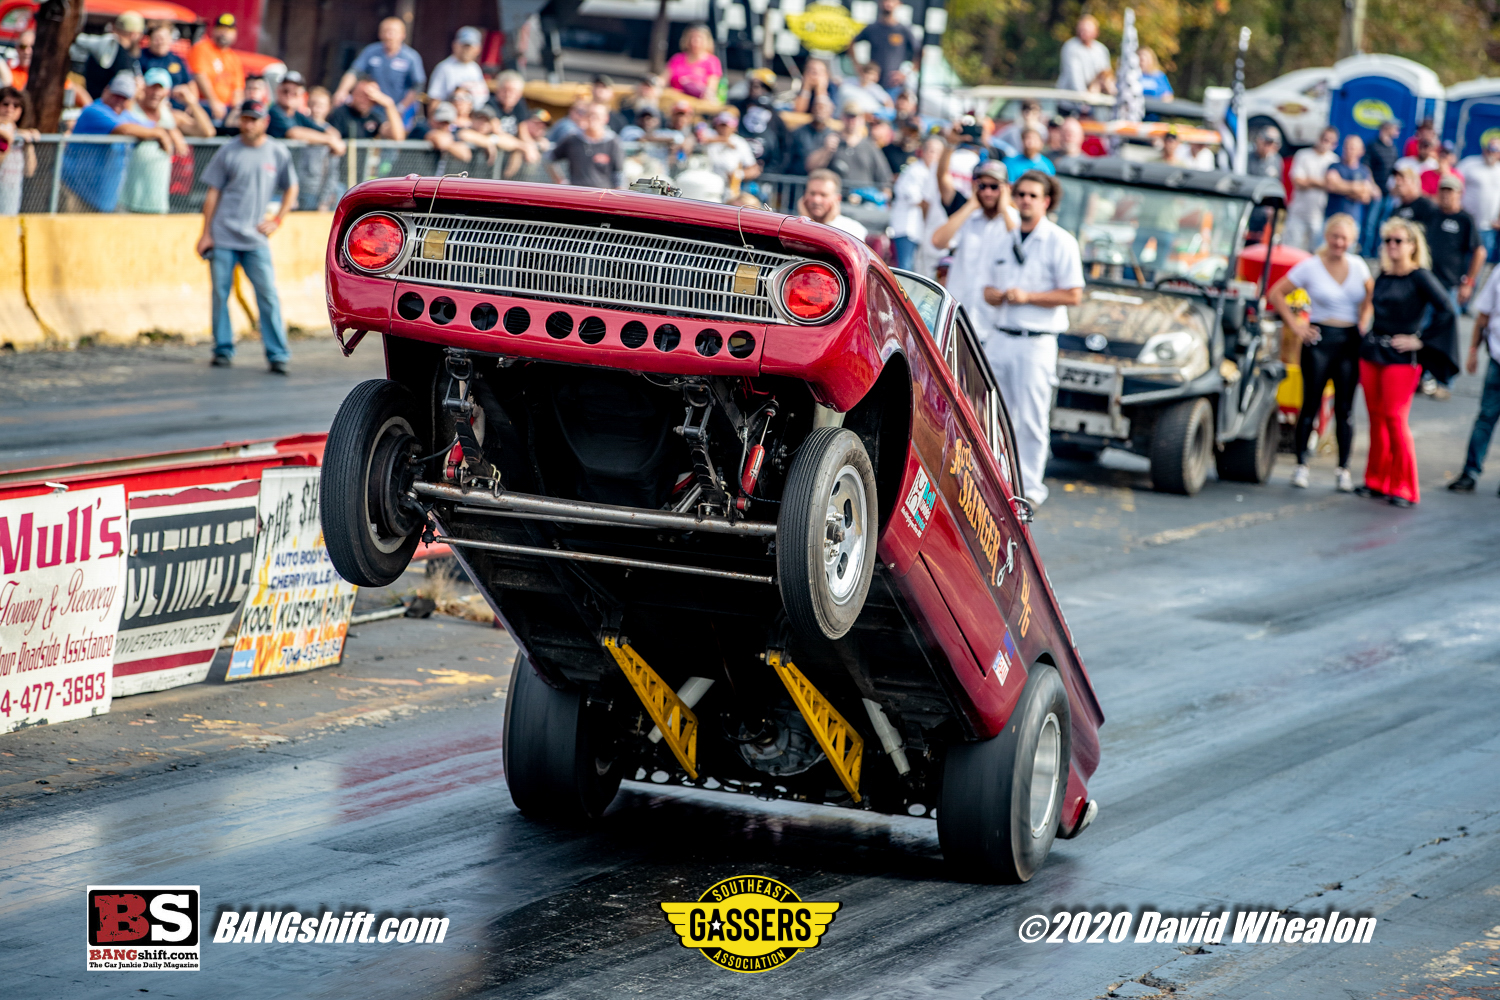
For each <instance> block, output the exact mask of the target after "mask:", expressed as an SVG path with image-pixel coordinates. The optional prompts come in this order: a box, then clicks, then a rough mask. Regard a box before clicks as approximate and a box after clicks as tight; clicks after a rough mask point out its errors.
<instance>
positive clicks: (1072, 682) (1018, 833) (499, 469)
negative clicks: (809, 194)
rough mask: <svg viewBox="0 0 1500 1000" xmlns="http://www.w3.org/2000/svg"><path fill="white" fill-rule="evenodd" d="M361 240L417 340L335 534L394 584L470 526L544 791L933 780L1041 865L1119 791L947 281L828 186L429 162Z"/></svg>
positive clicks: (978, 358) (389, 191) (514, 737)
mask: <svg viewBox="0 0 1500 1000" xmlns="http://www.w3.org/2000/svg"><path fill="white" fill-rule="evenodd" d="M327 265H328V300H329V303H330V309H331V318H332V321H333V324H334V327H335V329H336V331H337V332H338V334H339V336H340V339H341V342H343V343H344V344H345V345H346V347H345V349H346V351H347V350H352V349H353V348H354V346H355V345H356V344H357V343H358V342H359V340H360V338H362V337H363V336H365V335H366V334H368V333H370V332H376V333H379V334H381V335H382V337H383V340H384V348H385V357H386V370H387V373H388V377H387V378H386V379H380V380H375V381H370V382H365V383H363V384H361V385H359V386H358V387H356V388H355V389H354V390H353V391H352V392H351V393H350V394H349V396H348V398H347V399H346V400H345V401H344V403H343V405H342V407H341V408H340V410H339V412H338V415H337V416H336V417H335V419H334V423H333V427H332V430H331V431H330V434H329V440H328V446H327V449H326V458H325V464H324V467H323V474H322V503H321V507H322V512H323V528H324V535H325V539H326V541H327V545H328V549H329V552H330V554H331V556H332V559H333V562H334V565H335V566H336V567H337V569H338V571H339V572H340V573H341V574H342V575H344V576H345V577H346V578H347V579H348V580H350V581H351V582H354V583H357V584H361V585H367V586H379V585H384V584H388V583H390V582H391V581H393V580H394V579H396V577H397V576H398V575H399V574H400V573H401V572H402V571H403V569H404V568H405V566H406V564H407V563H408V561H409V560H410V559H411V556H412V553H413V551H414V549H415V547H416V546H417V545H418V543H419V541H420V540H422V539H424V538H425V539H427V540H428V541H430V542H435V543H439V544H442V543H446V544H448V545H450V546H451V547H452V549H453V551H454V552H455V554H456V557H457V559H458V560H459V562H460V563H461V564H462V565H463V567H464V568H465V570H466V571H467V572H468V574H469V576H470V578H471V579H472V580H473V582H474V584H475V585H476V586H477V587H478V588H479V589H480V590H481V591H482V592H483V593H484V595H485V596H486V598H487V599H488V600H489V602H490V604H491V606H492V607H493V609H494V611H495V614H496V615H497V616H498V617H499V618H500V619H501V621H502V622H503V623H504V625H505V627H506V629H507V630H508V631H509V632H510V634H511V635H512V636H513V637H514V638H515V641H516V643H517V645H518V646H519V647H520V650H521V652H520V653H519V655H518V656H517V659H516V662H515V665H514V667H513V671H512V674H511V680H510V687H509V689H508V695H507V701H506V722H505V737H504V747H505V773H506V779H507V782H508V784H509V788H510V793H511V796H512V798H513V799H514V801H515V803H516V805H517V806H519V807H520V809H521V811H522V812H523V813H525V814H527V815H530V816H537V817H550V818H553V819H558V820H565V821H583V820H588V819H591V818H595V817H598V816H599V815H600V814H601V813H602V812H603V811H604V810H605V809H606V808H607V807H608V806H609V804H610V802H611V801H612V800H613V798H614V797H615V794H616V792H617V790H618V788H619V784H620V781H621V780H622V779H631V780H640V779H645V778H647V777H650V778H651V779H652V780H657V781H670V782H672V783H676V784H682V785H689V786H694V787H701V788H717V789H724V790H727V791H731V792H740V793H749V794H754V795H758V796H762V797H773V798H783V799H790V800H798V801H804V802H817V803H827V804H833V805H844V806H850V807H857V808H867V809H873V810H877V811H880V812H885V813H892V814H895V813H902V814H911V815H922V814H926V815H935V816H936V818H937V823H938V832H939V836H940V839H941V842H942V845H943V849H944V851H945V852H946V853H948V854H949V855H950V856H951V857H953V858H956V859H958V860H960V861H962V862H963V863H964V865H965V868H964V871H965V873H966V874H972V875H974V876H978V877H985V878H992V879H999V880H1010V881H1024V880H1026V879H1028V878H1030V877H1031V875H1032V873H1033V872H1035V871H1036V869H1037V867H1038V866H1039V865H1040V864H1041V863H1042V861H1043V860H1044V859H1045V857H1046V855H1047V852H1048V850H1049V849H1050V847H1051V845H1052V842H1053V838H1054V837H1057V836H1062V837H1070V836H1074V835H1076V834H1077V833H1078V832H1080V831H1081V830H1082V829H1083V828H1084V827H1085V826H1086V825H1087V824H1088V823H1089V821H1090V820H1091V819H1092V818H1093V815H1094V811H1095V810H1094V806H1093V803H1092V802H1091V801H1090V800H1089V799H1088V795H1087V790H1086V787H1085V782H1086V781H1087V779H1088V778H1089V777H1090V776H1091V775H1092V774H1093V772H1094V769H1095V767H1096V766H1097V764H1098V758H1099V742H1098V735H1097V734H1098V727H1099V725H1100V724H1101V723H1102V722H1103V715H1102V713H1101V712H1100V709H1099V705H1098V703H1097V701H1096V700H1095V697H1094V693H1093V690H1092V688H1091V686H1090V683H1089V680H1088V676H1087V674H1086V673H1085V671H1084V668H1083V664H1082V663H1081V662H1080V659H1079V656H1078V653H1077V651H1076V649H1075V648H1074V646H1073V642H1072V639H1071V637H1070V635H1069V632H1068V628H1067V626H1066V624H1065V622H1064V621H1063V618H1062V615H1061V612H1060V611H1059V609H1058V606H1057V602H1056V600H1055V598H1054V596H1053V594H1052V591H1051V588H1050V587H1049V585H1048V583H1047V578H1046V575H1045V574H1044V573H1043V571H1042V566H1041V562H1040V560H1039V559H1038V558H1037V555H1036V551H1035V549H1034V547H1033V544H1032V539H1031V535H1030V531H1029V529H1028V528H1027V526H1026V521H1027V520H1029V516H1030V511H1029V508H1028V507H1027V506H1026V502H1025V500H1024V499H1023V491H1022V489H1021V483H1020V473H1019V471H1018V469H1017V468H1016V466H1015V463H1014V461H1013V456H1014V448H1013V446H1012V444H1011V440H1010V429H1009V422H1008V420H1007V418H1006V416H1005V409H1004V405H1003V401H1002V400H1001V399H1000V397H999V394H998V393H997V391H996V389H995V383H994V379H993V377H992V375H991V374H990V371H989V369H988V367H987V366H986V365H985V363H984V360H983V354H982V353H981V352H980V351H979V350H978V346H977V342H976V340H975V338H974V334H973V331H972V330H971V329H970V328H969V325H968V321H967V320H966V319H964V318H963V316H962V313H961V312H960V311H959V310H958V309H957V308H956V306H955V305H954V303H953V300H952V299H951V298H950V297H948V296H946V294H945V293H944V292H943V290H942V289H941V288H940V287H938V286H936V285H933V284H930V283H927V282H925V281H923V280H922V279H919V278H917V277H916V276H914V275H898V274H895V273H893V272H892V271H890V270H888V269H887V268H886V267H885V265H884V264H882V263H881V262H879V261H878V260H877V259H876V258H875V257H874V256H872V255H871V253H870V252H869V251H868V250H867V249H866V248H865V247H864V246H863V244H860V243H858V242H856V241H854V240H852V239H850V238H848V237H847V236H845V235H843V234H842V233H840V232H838V231H836V230H834V229H831V228H828V227H824V226H820V225H817V224H814V223H812V222H809V221H807V220H805V219H797V218H791V217H787V216H780V215H774V214H772V213H770V212H762V211H755V210H748V211H746V210H742V209H733V208H728V207H724V206H719V205H710V204H705V203H699V202H692V201H687V200H685V199H681V198H676V197H670V196H667V195H663V194H660V193H644V192H604V191H597V190H587V189H579V188H566V187H552V186H542V185H530V184H514V183H505V182H491V181H477V180H468V179H457V180H455V179H445V180H441V181H439V180H434V179H432V178H423V179H418V178H415V177H411V178H407V179H405V180H380V181H373V182H370V183H366V184H362V185H359V186H358V187H356V188H354V189H353V190H352V191H350V192H349V194H348V195H347V196H346V197H345V198H344V200H343V202H342V203H341V204H340V206H339V209H338V212H337V214H336V216H335V220H334V225H333V232H332V236H331V238H330V242H329V248H328V260H327Z"/></svg>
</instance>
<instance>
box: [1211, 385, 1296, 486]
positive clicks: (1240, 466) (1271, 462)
mask: <svg viewBox="0 0 1500 1000" xmlns="http://www.w3.org/2000/svg"><path fill="white" fill-rule="evenodd" d="M1277 417H1278V413H1277V411H1276V406H1275V404H1272V405H1271V406H1269V407H1267V408H1266V415H1265V416H1264V417H1262V418H1261V421H1260V426H1259V427H1257V428H1256V430H1255V437H1253V438H1250V439H1248V440H1243V441H1230V442H1229V443H1228V444H1226V445H1225V446H1224V450H1223V451H1221V452H1219V454H1218V455H1217V456H1216V457H1215V459H1214V461H1215V464H1216V465H1217V466H1218V469H1219V478H1220V479H1227V480H1229V481H1231V482H1236V483H1264V482H1266V481H1267V480H1269V479H1270V478H1271V470H1272V469H1274V468H1275V467H1276V448H1277V445H1278V444H1279V442H1280V440H1281V428H1280V424H1279V421H1278V419H1277Z"/></svg>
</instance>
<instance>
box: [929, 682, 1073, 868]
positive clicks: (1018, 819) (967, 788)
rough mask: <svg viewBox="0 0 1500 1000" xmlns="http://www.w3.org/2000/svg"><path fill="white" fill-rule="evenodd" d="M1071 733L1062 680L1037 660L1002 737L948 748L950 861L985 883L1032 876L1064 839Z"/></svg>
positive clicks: (945, 810)
mask: <svg viewBox="0 0 1500 1000" xmlns="http://www.w3.org/2000/svg"><path fill="white" fill-rule="evenodd" d="M1070 731H1071V730H1070V729H1069V726H1068V693H1067V690H1066V689H1065V688H1064V687H1063V682H1062V678H1061V677H1060V676H1058V673H1057V670H1056V669H1055V668H1053V667H1051V666H1048V665H1046V664H1037V665H1036V666H1035V667H1033V668H1032V671H1031V677H1030V678H1029V679H1028V680H1027V682H1026V690H1025V691H1024V692H1023V693H1022V694H1021V700H1020V701H1019V702H1018V703H1017V704H1016V708H1015V711H1013V712H1012V713H1011V717H1010V721H1009V722H1007V723H1006V725H1005V729H1004V730H1002V731H1001V732H1000V734H999V735H997V736H995V737H994V738H992V739H989V740H986V741H984V742H983V743H962V744H959V745H957V746H953V747H951V748H949V750H948V756H947V759H946V760H945V761H944V764H943V790H942V794H941V795H940V796H939V799H938V814H937V827H938V842H939V843H940V844H941V845H942V848H943V857H944V858H945V859H946V860H947V861H948V862H949V863H951V864H953V865H955V866H956V867H958V868H959V869H960V870H961V871H964V872H966V873H970V872H971V873H974V874H976V875H977V876H978V877H980V878H982V879H984V880H986V881H995V882H1008V883H1019V882H1027V881H1030V879H1031V876H1033V875H1035V874H1036V872H1037V869H1039V868H1041V866H1042V862H1043V861H1045V860H1047V854H1048V852H1050V851H1051V850H1052V841H1053V840H1054V839H1056V837H1057V830H1058V826H1059V822H1060V819H1061V817H1062V807H1063V798H1064V795H1065V793H1066V792H1067V786H1068V761H1069V759H1070V754H1071V752H1072V747H1071V745H1070V742H1069V733H1070Z"/></svg>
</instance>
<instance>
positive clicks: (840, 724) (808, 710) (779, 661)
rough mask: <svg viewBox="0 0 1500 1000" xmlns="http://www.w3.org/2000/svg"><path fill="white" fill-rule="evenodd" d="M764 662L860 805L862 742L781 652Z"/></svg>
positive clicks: (774, 652) (770, 652)
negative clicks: (773, 672)
mask: <svg viewBox="0 0 1500 1000" xmlns="http://www.w3.org/2000/svg"><path fill="white" fill-rule="evenodd" d="M766 662H767V663H769V664H770V665H771V669H772V670H775V671H776V676H777V677H780V678H781V683H783V684H785V685H786V689H787V692H788V693H790V694H791V696H792V701H794V702H796V703H797V709H798V711H800V712H801V713H802V718H803V719H805V720H806V721H807V728H809V729H811V730H812V733H813V736H814V738H816V739H817V741H818V746H820V747H822V748H823V752H824V753H825V754H827V755H828V762H829V763H830V764H832V765H833V770H834V771H835V772H836V773H837V774H838V776H839V781H841V782H843V783H844V787H845V788H847V789H849V794H850V795H852V796H854V801H855V802H859V801H860V797H859V769H860V766H861V765H862V764H863V763H864V756H865V741H864V738H863V737H861V736H860V735H859V733H857V732H855V730H854V727H853V726H851V725H849V723H848V722H846V721H845V720H844V717H843V716H842V715H840V714H839V713H838V709H836V708H834V707H833V705H832V703H830V702H829V700H828V699H827V698H825V697H823V694H822V692H821V691H819V690H818V689H817V688H815V687H813V683H812V681H810V680H808V679H807V678H806V677H805V676H804V675H803V673H802V671H800V670H798V669H797V667H796V664H794V663H792V661H791V660H788V659H784V658H783V656H782V652H781V650H779V649H770V650H767V651H766Z"/></svg>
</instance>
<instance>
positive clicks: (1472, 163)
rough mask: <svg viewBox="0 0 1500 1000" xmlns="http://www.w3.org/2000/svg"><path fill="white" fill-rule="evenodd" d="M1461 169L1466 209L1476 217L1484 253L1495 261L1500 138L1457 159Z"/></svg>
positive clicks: (1499, 211) (1499, 202)
mask: <svg viewBox="0 0 1500 1000" xmlns="http://www.w3.org/2000/svg"><path fill="white" fill-rule="evenodd" d="M1458 172H1459V173H1460V174H1463V177H1464V202H1463V205H1464V211H1465V212H1468V213H1469V214H1470V215H1472V216H1473V217H1474V224H1475V225H1476V226H1478V227H1479V237H1480V239H1481V240H1483V241H1484V252H1485V255H1486V256H1487V257H1489V260H1490V263H1492V264H1493V263H1494V262H1495V250H1496V245H1495V243H1496V238H1497V237H1500V229H1496V228H1495V227H1496V226H1497V225H1500V139H1491V140H1490V141H1489V142H1487V143H1485V146H1484V152H1483V153H1482V154H1480V155H1479V156H1466V157H1464V158H1463V159H1462V160H1459V161H1458Z"/></svg>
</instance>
